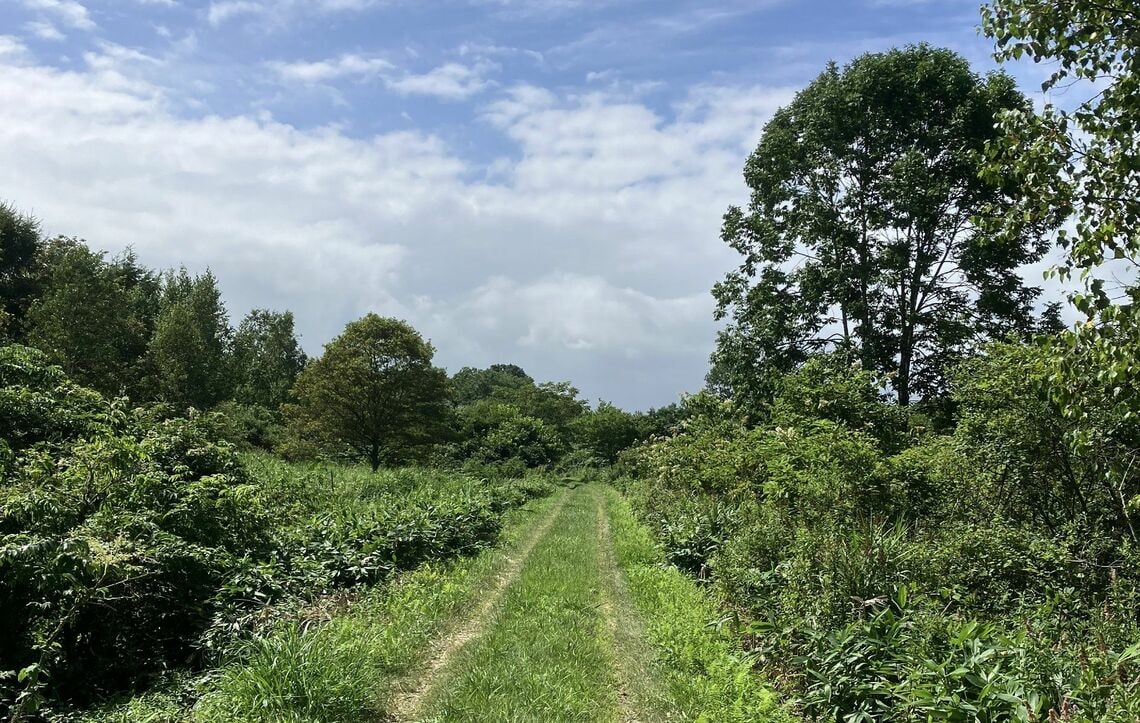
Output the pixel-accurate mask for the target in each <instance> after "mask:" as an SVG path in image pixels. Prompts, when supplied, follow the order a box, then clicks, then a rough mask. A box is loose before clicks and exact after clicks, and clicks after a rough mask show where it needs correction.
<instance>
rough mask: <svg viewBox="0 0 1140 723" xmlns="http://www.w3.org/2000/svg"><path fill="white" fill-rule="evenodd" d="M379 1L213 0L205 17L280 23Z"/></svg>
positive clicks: (361, 7) (212, 21) (213, 21)
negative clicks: (243, 18)
mask: <svg viewBox="0 0 1140 723" xmlns="http://www.w3.org/2000/svg"><path fill="white" fill-rule="evenodd" d="M144 1H146V0H144ZM160 1H161V0H160ZM379 4H381V2H380V0H214V1H213V2H211V3H210V5H209V7H208V8H207V9H206V19H207V20H208V21H209V23H210V24H211V25H213V26H215V27H217V26H220V25H223V24H225V23H226V22H229V21H231V20H235V19H240V18H242V17H253V18H257V19H258V20H270V21H272V24H274V25H284V24H286V23H287V22H288V21H289V20H290V19H292V18H295V17H297V16H300V15H304V14H312V13H333V12H343V11H360V10H365V9H367V8H370V7H373V6H376V5H379Z"/></svg>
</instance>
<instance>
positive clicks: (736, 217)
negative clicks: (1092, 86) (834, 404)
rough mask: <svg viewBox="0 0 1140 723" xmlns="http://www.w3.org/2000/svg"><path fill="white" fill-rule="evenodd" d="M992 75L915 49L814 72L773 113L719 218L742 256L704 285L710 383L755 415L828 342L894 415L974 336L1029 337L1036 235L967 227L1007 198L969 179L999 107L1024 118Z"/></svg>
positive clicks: (1009, 83)
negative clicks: (890, 392)
mask: <svg viewBox="0 0 1140 723" xmlns="http://www.w3.org/2000/svg"><path fill="white" fill-rule="evenodd" d="M1029 107H1030V106H1029V103H1028V101H1027V100H1026V98H1025V97H1024V96H1023V95H1022V94H1021V93H1020V92H1018V91H1017V89H1016V88H1015V86H1014V82H1013V80H1012V79H1011V78H1010V77H1009V76H1008V75H1005V74H1002V73H992V74H990V75H988V76H986V77H985V78H980V77H978V76H977V75H975V74H974V73H973V72H972V71H971V70H970V67H969V65H968V63H967V62H966V61H965V60H964V59H963V58H962V57H960V56H958V55H957V54H955V53H953V52H951V51H949V50H944V49H936V48H932V47H930V46H927V45H917V46H909V47H907V48H904V49H897V50H892V51H890V52H886V53H874V54H868V55H864V56H861V57H859V58H857V59H856V60H854V61H853V62H852V63H851V64H849V65H848V66H846V67H844V68H843V69H842V70H840V69H839V68H838V67H837V66H836V65H835V64H832V65H830V66H829V67H828V68H827V69H826V70H825V71H824V72H823V74H821V75H820V76H819V77H818V78H817V79H816V80H815V81H814V82H812V83H811V85H809V86H808V87H807V88H805V89H804V90H803V91H801V92H800V93H799V94H798V95H797V96H796V98H795V100H794V101H793V102H792V103H791V104H790V105H789V106H787V107H785V108H782V109H780V110H779V111H778V112H777V113H776V114H775V116H774V117H773V119H772V120H771V121H770V122H769V123H768V125H767V126H766V127H765V129H764V135H763V137H762V138H761V140H760V144H759V146H758V147H757V148H756V151H755V152H754V153H753V154H752V156H751V157H750V158H749V159H748V162H747V164H746V166H745V169H744V177H745V180H746V182H747V183H748V186H749V188H751V190H752V197H751V201H750V204H749V206H748V208H747V210H742V209H740V208H736V207H732V208H730V209H729V211H728V213H727V214H726V215H725V219H724V227H723V231H722V235H723V238H724V241H725V242H726V243H728V245H729V246H731V247H732V248H733V249H735V250H736V251H737V252H739V253H740V254H741V255H742V256H743V262H742V263H741V265H740V267H739V269H737V270H736V271H734V272H732V273H730V274H729V275H728V276H727V277H726V279H725V280H724V281H722V282H721V283H719V284H717V285H716V287H715V288H714V290H713V294H714V296H715V297H716V300H717V305H718V317H719V318H725V317H727V318H729V319H730V322H731V323H730V324H729V326H728V327H727V328H726V329H725V330H724V331H723V332H722V334H721V336H720V339H719V342H718V349H717V352H716V354H715V355H714V364H715V365H716V368H715V373H714V374H713V380H714V381H716V382H718V383H719V384H720V385H721V386H722V387H728V388H731V389H732V390H733V392H734V393H736V394H737V396H738V397H740V398H741V399H743V400H744V401H745V402H746V403H750V404H752V405H753V406H756V405H757V404H758V403H760V400H765V399H768V398H770V396H771V393H772V390H773V386H772V385H773V380H774V379H775V378H777V377H778V376H779V374H780V373H783V372H787V371H789V370H790V369H792V368H794V367H795V366H796V365H798V364H800V363H801V362H803V361H804V359H806V358H807V357H808V355H810V354H812V353H816V352H819V351H825V350H829V349H839V350H843V351H845V352H846V353H847V354H849V355H850V358H852V359H854V360H859V361H861V362H862V365H863V367H864V368H866V369H868V370H874V371H878V372H882V373H888V374H890V375H891V377H892V385H893V388H894V390H895V393H896V394H897V398H898V402H899V403H900V404H902V405H906V404H908V403H910V401H911V399H912V398H913V397H914V396H915V395H923V396H927V395H938V394H942V393H944V392H945V390H946V387H947V368H948V367H949V366H951V365H952V364H953V363H954V362H955V361H956V360H958V359H960V358H962V357H963V356H964V355H966V354H968V353H969V352H971V351H972V350H973V349H975V348H976V347H977V346H978V344H979V343H981V342H982V341H984V340H986V339H990V338H994V337H1003V336H1005V335H1007V334H1009V333H1011V332H1019V333H1023V334H1027V333H1029V332H1030V331H1031V330H1032V329H1033V328H1034V325H1035V321H1034V319H1033V316H1032V306H1033V303H1034V300H1035V299H1036V298H1037V296H1038V294H1039V289H1036V288H1032V287H1027V286H1025V285H1024V284H1023V283H1022V281H1021V278H1020V276H1019V275H1018V273H1017V272H1018V269H1019V268H1020V267H1021V266H1022V265H1024V264H1026V263H1030V262H1033V261H1035V260H1037V259H1039V258H1040V257H1041V255H1042V254H1043V252H1044V250H1045V248H1046V243H1045V242H1044V241H1043V240H1042V228H1041V227H1040V226H1038V225H1029V226H1025V227H1022V228H1021V229H1020V233H1018V234H1014V235H1009V236H1006V237H1001V238H999V237H996V236H995V235H994V234H991V233H987V232H986V230H985V229H983V228H980V227H979V226H978V225H976V224H975V223H973V221H972V217H973V216H974V215H975V214H977V213H978V212H979V211H980V210H981V209H982V208H983V207H986V206H987V205H989V206H991V207H995V208H1008V207H1009V206H1011V205H1012V204H1013V203H1015V202H1016V201H1017V200H1018V199H1020V197H1021V196H1022V194H1023V193H1024V190H1023V188H1022V187H1020V186H1019V185H1017V184H1015V183H1011V182H1003V181H1001V180H1000V179H992V178H991V179H988V180H987V179H982V178H980V177H979V169H980V160H979V159H980V154H981V153H982V151H983V149H984V148H985V145H986V143H987V142H988V141H990V140H992V139H993V138H994V137H995V135H996V133H997V131H996V130H995V127H994V122H995V118H996V117H997V116H998V115H999V114H1000V113H1001V112H1003V111H1007V110H1015V111H1020V112H1028V111H1029Z"/></svg>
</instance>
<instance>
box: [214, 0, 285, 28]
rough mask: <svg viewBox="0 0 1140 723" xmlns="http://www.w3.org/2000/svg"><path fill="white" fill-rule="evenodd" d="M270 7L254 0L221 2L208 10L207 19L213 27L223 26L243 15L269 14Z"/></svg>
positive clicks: (222, 0) (223, 0)
mask: <svg viewBox="0 0 1140 723" xmlns="http://www.w3.org/2000/svg"><path fill="white" fill-rule="evenodd" d="M268 10H269V9H268V6H267V5H264V4H262V3H260V2H254V0H221V2H212V3H210V7H209V8H208V9H207V10H206V19H207V20H209V21H210V24H211V25H213V26H215V27H216V26H218V25H221V24H222V23H224V22H226V21H227V20H232V19H234V18H237V17H241V16H243V15H260V14H262V13H265V12H268Z"/></svg>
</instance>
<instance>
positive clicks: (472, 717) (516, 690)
mask: <svg viewBox="0 0 1140 723" xmlns="http://www.w3.org/2000/svg"><path fill="white" fill-rule="evenodd" d="M567 494H568V495H569V498H568V499H567V501H566V503H565V504H564V506H563V507H562V510H561V512H560V514H559V516H558V518H557V519H556V520H555V521H554V524H553V526H552V527H551V528H550V531H549V532H548V534H547V535H546V536H545V538H543V539H542V540H541V541H539V542H538V544H537V545H536V546H535V548H534V550H533V551H532V553H531V555H530V557H529V559H528V560H527V561H526V563H525V564H524V565H523V567H522V571H521V574H520V576H519V579H518V581H517V582H516V583H515V584H514V585H512V586H511V587H510V588H509V589H508V590H507V592H506V594H505V596H504V598H503V601H502V606H501V609H500V611H499V612H498V614H497V615H496V616H495V618H494V620H493V622H492V624H491V626H490V627H489V628H488V629H487V630H486V631H485V634H484V636H483V637H482V638H481V639H479V640H477V641H476V642H474V643H472V644H471V645H470V646H469V649H467V650H464V651H463V652H462V653H460V655H459V656H457V658H456V659H455V660H454V664H453V665H452V666H451V668H452V670H454V671H457V672H456V674H455V675H454V677H452V678H450V679H446V678H445V679H443V680H441V681H438V682H437V684H436V686H435V691H436V695H435V696H434V697H429V699H428V703H427V706H426V709H427V711H428V713H427V714H426V715H425V716H424V720H430V721H499V722H501V721H524V720H527V721H539V720H541V721H605V720H613V719H614V717H615V715H616V712H617V700H616V694H615V680H614V676H613V672H612V665H611V658H610V655H611V653H610V650H609V649H608V645H607V640H606V635H605V630H604V621H603V619H602V611H601V608H600V605H601V602H602V599H601V591H600V590H599V587H598V583H599V577H598V576H599V571H598V549H597V545H598V540H597V535H596V534H595V524H596V521H595V508H594V506H593V504H592V497H591V496H590V495H589V494H588V493H587V492H586V491H585V488H579V489H577V490H574V491H571V492H568V493H567Z"/></svg>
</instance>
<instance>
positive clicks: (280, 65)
mask: <svg viewBox="0 0 1140 723" xmlns="http://www.w3.org/2000/svg"><path fill="white" fill-rule="evenodd" d="M269 67H270V68H271V69H272V70H273V71H274V72H276V73H277V74H278V75H279V76H280V77H281V78H282V79H283V80H290V81H299V82H302V83H324V82H327V81H330V80H335V79H338V78H345V77H355V78H368V77H374V76H377V75H379V74H380V73H382V72H384V71H386V70H392V69H394V68H395V66H394V65H392V63H390V62H388V61H387V60H384V59H383V58H373V57H366V56H362V55H357V54H355V53H347V54H345V55H341V56H340V57H338V58H332V59H328V60H316V61H296V62H282V61H274V62H271V63H269Z"/></svg>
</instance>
